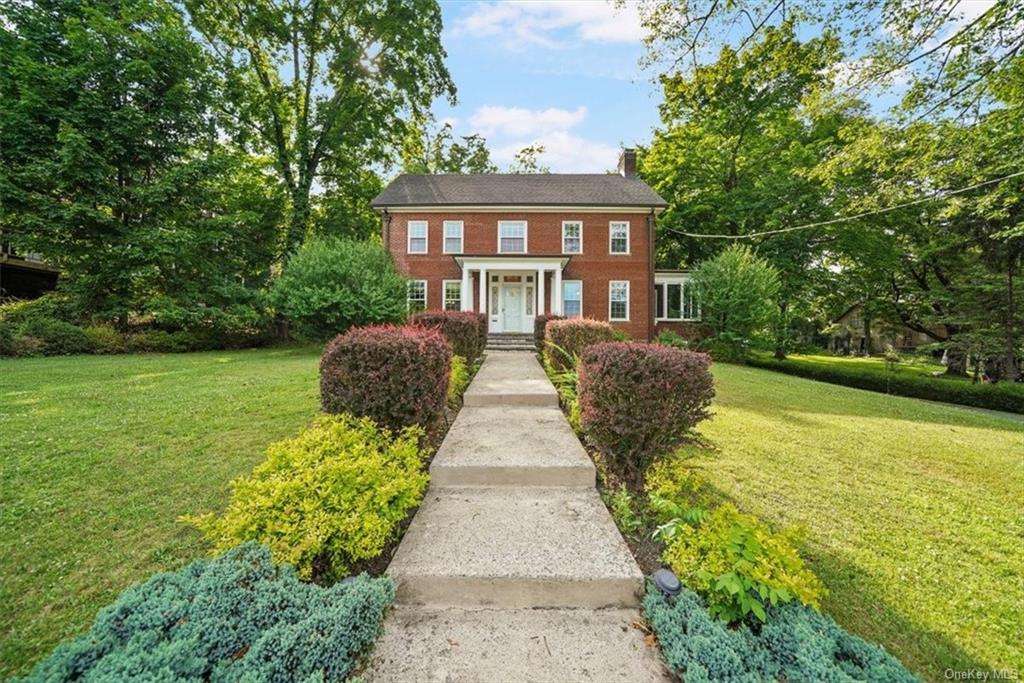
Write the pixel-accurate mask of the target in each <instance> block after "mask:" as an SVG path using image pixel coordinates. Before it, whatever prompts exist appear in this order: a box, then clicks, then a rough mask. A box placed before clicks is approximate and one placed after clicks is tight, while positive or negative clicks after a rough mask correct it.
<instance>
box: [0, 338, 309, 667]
mask: <svg viewBox="0 0 1024 683" xmlns="http://www.w3.org/2000/svg"><path fill="white" fill-rule="evenodd" d="M317 358H318V351H317V350H315V349H285V350H280V349H270V350H258V351H232V352H219V353H195V354H172V355H160V354H153V355H141V356H77V357H70V358H40V359H19V360H0V435H2V437H0V576H2V582H0V604H2V605H3V608H2V609H0V679H6V678H7V677H9V676H11V675H13V674H18V673H25V672H26V671H27V669H28V667H29V666H31V664H32V663H33V662H35V661H36V660H37V659H39V658H41V657H42V656H43V655H45V654H46V653H47V652H48V651H49V650H50V649H51V648H52V647H53V646H54V645H55V644H56V643H57V642H58V641H60V640H62V639H64V638H65V637H67V636H70V635H73V634H77V633H79V632H81V631H84V630H85V629H86V628H87V627H88V626H89V624H90V623H91V622H92V619H93V617H94V615H95V613H96V611H97V609H98V608H100V607H101V606H103V605H106V604H107V603H109V602H111V601H112V600H113V599H114V597H115V596H116V595H117V594H118V593H119V592H120V591H122V590H123V589H124V588H125V587H127V586H128V585H130V584H131V583H133V582H135V581H138V580H140V579H143V578H145V577H147V576H148V575H150V574H152V573H153V572H154V571H158V570H164V569H172V568H176V567H179V566H181V565H182V564H185V563H186V562H188V561H189V560H191V559H194V558H195V557H198V556H201V555H202V554H203V553H204V552H205V551H204V546H203V544H202V543H201V541H200V537H199V534H198V533H197V532H196V531H194V530H192V529H191V528H190V527H188V526H186V525H184V524H181V523H179V522H177V521H175V520H176V517H177V516H178V515H181V514H185V513H194V512H202V511H206V510H212V509H218V508H221V507H222V506H223V505H224V504H225V503H226V502H227V496H228V482H229V481H230V480H231V479H233V478H234V477H236V476H238V475H240V474H243V473H245V472H248V471H249V470H250V469H251V468H252V466H253V465H254V464H255V463H256V462H258V461H259V460H260V459H261V458H262V457H263V451H264V449H265V447H266V446H267V445H268V444H269V443H271V442H272V441H275V440H277V439H280V438H282V437H286V436H289V435H292V434H294V433H295V431H296V430H297V429H298V428H299V427H300V426H301V425H302V424H304V423H305V422H307V421H308V420H309V419H310V418H312V417H313V415H314V414H315V413H316V410H317V383H316V377H317V369H316V366H317Z"/></svg>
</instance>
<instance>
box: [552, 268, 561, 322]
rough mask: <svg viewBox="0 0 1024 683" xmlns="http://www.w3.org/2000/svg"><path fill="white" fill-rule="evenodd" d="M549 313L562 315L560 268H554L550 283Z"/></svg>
mask: <svg viewBox="0 0 1024 683" xmlns="http://www.w3.org/2000/svg"><path fill="white" fill-rule="evenodd" d="M551 289H553V290H554V291H553V292H552V293H551V312H552V313H554V314H555V315H562V268H561V267H558V268H555V279H554V281H553V282H552V283H551Z"/></svg>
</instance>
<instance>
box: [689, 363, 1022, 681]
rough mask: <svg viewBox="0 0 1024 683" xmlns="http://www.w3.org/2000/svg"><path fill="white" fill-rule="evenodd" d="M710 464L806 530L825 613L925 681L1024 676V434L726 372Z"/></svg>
mask: <svg viewBox="0 0 1024 683" xmlns="http://www.w3.org/2000/svg"><path fill="white" fill-rule="evenodd" d="M714 374H715V379H716V391H717V396H716V399H715V409H714V413H715V415H714V417H713V418H712V419H711V420H709V421H708V422H705V423H703V424H702V425H701V426H700V428H699V432H700V434H701V436H702V437H703V439H704V440H705V441H706V442H707V443H706V445H707V446H708V447H709V448H710V450H702V449H692V451H693V452H695V453H697V456H696V460H695V462H696V463H697V464H698V465H699V467H700V468H701V469H702V470H703V472H704V474H705V476H706V477H707V478H709V479H710V481H711V482H712V483H713V484H714V485H715V487H716V488H717V489H718V490H719V491H720V492H721V494H722V495H723V497H725V498H727V499H729V500H732V501H733V502H734V503H735V504H736V505H737V506H738V507H740V508H741V509H743V510H746V511H750V512H754V513H756V514H758V515H760V516H761V517H762V518H764V519H766V520H768V521H770V522H771V523H773V524H775V525H779V526H790V525H801V526H803V527H804V529H805V530H806V532H807V535H806V541H805V546H804V550H805V552H806V555H807V556H808V557H809V558H810V560H811V564H812V566H813V569H814V570H815V571H816V572H817V573H818V575H819V576H820V577H821V578H822V579H823V580H824V582H825V583H826V585H827V586H828V587H829V589H830V590H831V594H830V595H829V596H828V598H827V599H826V600H825V601H824V603H823V609H824V610H825V611H826V612H827V613H829V614H831V615H832V616H833V617H834V618H835V619H836V620H837V621H838V622H839V623H840V624H842V625H843V626H844V627H846V628H847V629H848V630H850V631H852V632H854V633H856V634H858V635H860V636H862V637H864V638H867V639H869V640H873V641H875V642H878V643H881V644H882V645H884V646H885V647H886V648H887V649H888V650H889V651H890V652H892V653H893V654H895V655H896V656H897V657H899V658H900V660H901V661H903V662H904V664H905V665H906V666H907V667H908V668H909V669H910V670H911V671H913V672H915V673H917V674H918V675H920V676H922V677H923V678H925V679H928V680H934V681H938V680H945V679H946V674H945V671H946V669H947V668H950V669H954V670H966V669H970V668H975V669H1002V670H1007V669H1009V670H1013V671H1018V672H1024V422H1022V421H1019V420H1014V419H1012V418H1005V419H1004V418H1000V417H996V416H993V415H988V414H984V413H982V412H977V411H973V410H971V409H969V408H962V407H956V406H946V405H941V404H934V403H929V402H924V401H918V400H915V399H909V398H902V397H895V396H887V395H884V394H878V393H872V392H867V391H861V390H857V389H850V388H846V387H841V386H836V385H832V384H825V383H821V382H815V381H811V380H805V379H801V378H796V377H791V376H787V375H782V374H777V373H773V372H770V371H766V370H758V369H754V368H747V367H741V366H735V365H726V364H717V365H716V366H715V367H714Z"/></svg>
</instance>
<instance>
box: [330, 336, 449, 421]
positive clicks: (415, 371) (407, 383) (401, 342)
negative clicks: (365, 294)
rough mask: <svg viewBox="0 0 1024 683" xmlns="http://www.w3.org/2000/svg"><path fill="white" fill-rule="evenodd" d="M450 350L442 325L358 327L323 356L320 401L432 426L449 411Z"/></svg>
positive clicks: (368, 414) (349, 410)
mask: <svg viewBox="0 0 1024 683" xmlns="http://www.w3.org/2000/svg"><path fill="white" fill-rule="evenodd" d="M449 372H451V351H450V350H449V347H448V342H446V341H445V339H444V337H442V336H441V333H440V332H438V331H437V330H429V329H426V328H423V327H416V326H414V325H401V326H396V325H373V326H370V327H357V328H353V329H351V330H349V331H348V332H346V333H345V334H343V335H339V336H338V337H336V338H335V339H334V340H333V341H331V342H330V343H329V344H328V345H327V347H326V348H325V349H324V353H323V356H321V357H320V404H321V406H322V407H323V409H324V411H326V412H328V413H352V414H353V415H358V416H360V417H369V418H371V419H372V420H374V421H375V422H377V424H379V425H380V426H382V427H387V428H388V429H391V430H396V431H397V430H399V429H402V428H403V427H409V426H412V425H420V426H421V427H424V428H425V429H426V430H427V431H430V430H432V429H433V428H434V427H436V426H437V424H438V423H439V422H440V420H441V418H442V417H443V416H444V407H445V402H446V401H447V398H448V376H449Z"/></svg>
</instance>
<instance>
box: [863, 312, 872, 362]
mask: <svg viewBox="0 0 1024 683" xmlns="http://www.w3.org/2000/svg"><path fill="white" fill-rule="evenodd" d="M863 319H864V355H865V356H870V355H871V318H869V317H868V316H867V315H866V314H865V315H864V316H863Z"/></svg>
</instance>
